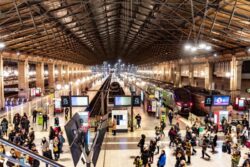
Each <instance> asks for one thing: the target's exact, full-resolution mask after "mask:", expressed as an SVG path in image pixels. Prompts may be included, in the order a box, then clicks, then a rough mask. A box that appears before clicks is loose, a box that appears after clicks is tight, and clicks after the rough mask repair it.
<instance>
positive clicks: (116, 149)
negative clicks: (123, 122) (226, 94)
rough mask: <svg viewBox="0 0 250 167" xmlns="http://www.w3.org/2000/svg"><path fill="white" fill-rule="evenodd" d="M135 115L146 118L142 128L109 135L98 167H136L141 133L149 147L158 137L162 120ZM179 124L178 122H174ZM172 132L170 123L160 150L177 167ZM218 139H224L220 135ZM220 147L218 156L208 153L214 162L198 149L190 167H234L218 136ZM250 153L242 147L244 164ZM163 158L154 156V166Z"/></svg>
mask: <svg viewBox="0 0 250 167" xmlns="http://www.w3.org/2000/svg"><path fill="white" fill-rule="evenodd" d="M134 111H135V115H136V114H137V113H139V114H140V115H141V117H142V128H140V129H135V131H134V132H128V133H117V134H116V136H113V135H112V133H111V132H110V133H107V134H106V137H105V140H104V143H103V146H102V150H101V153H100V155H99V159H98V163H97V167H124V166H126V167H133V166H134V165H133V161H134V158H135V157H136V156H140V148H139V147H137V144H138V142H139V140H140V137H141V134H145V135H146V145H147V146H149V141H150V140H151V139H154V137H155V130H154V128H155V126H159V125H160V121H159V119H157V118H155V117H154V116H150V115H148V114H147V113H146V112H143V109H142V108H141V107H140V108H135V109H134ZM174 124H175V121H174ZM185 127H186V125H185V124H184V123H180V129H181V133H182V134H183V135H184V134H185ZM169 129H170V126H169V124H167V127H166V130H165V134H166V137H165V138H164V139H163V140H162V141H161V147H160V149H164V150H165V151H166V155H167V161H166V166H167V167H174V166H175V162H176V159H175V156H174V155H173V151H174V149H173V148H169V137H168V135H167V132H168V130H169ZM218 136H223V134H221V133H219V134H218ZM218 138H219V139H218V145H217V147H216V151H217V153H215V154H212V152H211V148H209V149H208V151H207V153H208V154H209V155H210V156H211V159H210V160H204V159H202V158H201V156H202V150H201V147H198V146H197V147H196V148H195V149H196V150H197V154H196V155H193V156H192V157H191V164H190V165H189V166H190V167H200V166H216V167H229V166H231V155H229V154H227V153H223V152H222V149H221V148H222V143H223V139H221V138H220V137H218ZM247 152H249V149H247V148H246V147H244V148H241V154H242V159H241V162H240V163H242V162H243V157H244V154H245V153H247ZM158 158H159V155H155V156H154V163H153V164H151V166H152V167H156V166H157V160H158Z"/></svg>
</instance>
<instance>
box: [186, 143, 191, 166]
mask: <svg viewBox="0 0 250 167" xmlns="http://www.w3.org/2000/svg"><path fill="white" fill-rule="evenodd" d="M185 148H186V155H187V164H191V154H192V151H191V148H192V145H191V143H190V141H188V140H186V145H185Z"/></svg>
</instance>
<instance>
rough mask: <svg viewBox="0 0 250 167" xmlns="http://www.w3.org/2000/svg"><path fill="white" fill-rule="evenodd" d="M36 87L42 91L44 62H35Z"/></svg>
mask: <svg viewBox="0 0 250 167" xmlns="http://www.w3.org/2000/svg"><path fill="white" fill-rule="evenodd" d="M36 87H39V88H41V91H42V93H44V91H45V90H44V63H37V64H36Z"/></svg>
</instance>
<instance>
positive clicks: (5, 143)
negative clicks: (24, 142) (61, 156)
mask: <svg viewBox="0 0 250 167" xmlns="http://www.w3.org/2000/svg"><path fill="white" fill-rule="evenodd" d="M0 143H2V144H3V145H7V146H9V147H12V148H14V149H16V150H18V151H20V152H22V153H24V154H27V155H29V156H31V157H33V158H36V159H37V160H40V161H42V162H44V163H46V164H49V165H51V166H53V167H64V166H63V165H61V164H58V163H56V162H55V161H53V160H51V159H48V158H46V157H43V156H41V155H39V154H36V153H34V152H32V151H30V150H28V149H26V148H23V147H20V146H18V145H16V144H13V143H11V142H9V141H8V140H6V139H3V138H0Z"/></svg>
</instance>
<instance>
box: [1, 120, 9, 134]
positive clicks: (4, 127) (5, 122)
mask: <svg viewBox="0 0 250 167" xmlns="http://www.w3.org/2000/svg"><path fill="white" fill-rule="evenodd" d="M1 126H2V132H3V135H7V131H8V127H9V122H8V120H7V119H6V118H3V120H2V122H1Z"/></svg>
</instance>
